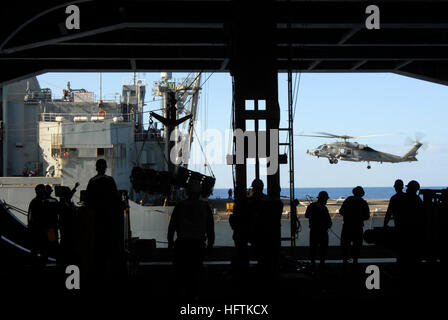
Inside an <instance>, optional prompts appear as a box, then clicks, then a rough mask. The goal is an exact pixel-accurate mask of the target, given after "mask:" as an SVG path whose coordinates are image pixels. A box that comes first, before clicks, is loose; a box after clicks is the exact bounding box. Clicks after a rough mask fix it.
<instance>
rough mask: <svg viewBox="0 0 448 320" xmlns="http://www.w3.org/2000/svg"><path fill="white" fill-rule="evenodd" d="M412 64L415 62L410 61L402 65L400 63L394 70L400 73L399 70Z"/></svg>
mask: <svg viewBox="0 0 448 320" xmlns="http://www.w3.org/2000/svg"><path fill="white" fill-rule="evenodd" d="M412 62H413V60H408V61H404V62H401V63H399V64H398V65H397V66H396V67H395V68H394V70H396V71H398V70H400V69H401V68H403V67H405V66H407V65H409V64H410V63H412Z"/></svg>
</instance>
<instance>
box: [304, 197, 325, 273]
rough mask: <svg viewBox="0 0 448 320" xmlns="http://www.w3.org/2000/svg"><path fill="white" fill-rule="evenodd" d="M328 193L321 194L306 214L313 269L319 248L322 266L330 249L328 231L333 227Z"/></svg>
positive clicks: (307, 209)
mask: <svg viewBox="0 0 448 320" xmlns="http://www.w3.org/2000/svg"><path fill="white" fill-rule="evenodd" d="M327 200H328V193H327V192H326V191H321V192H319V195H318V196H317V201H316V202H313V203H311V204H310V205H309V206H308V207H307V208H306V212H305V218H308V219H309V226H310V259H311V264H312V266H313V268H314V267H315V265H316V254H317V248H318V247H319V251H320V266H321V267H323V266H324V264H325V258H326V253H327V249H328V229H330V228H331V226H332V221H331V217H330V213H329V212H328V209H327V206H326V204H327Z"/></svg>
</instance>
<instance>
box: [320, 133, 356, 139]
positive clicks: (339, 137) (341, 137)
mask: <svg viewBox="0 0 448 320" xmlns="http://www.w3.org/2000/svg"><path fill="white" fill-rule="evenodd" d="M316 133H317V134H325V135H327V137H328V138H335V139H352V138H355V137H352V136H347V135H342V136H340V135H337V134H332V133H327V132H316Z"/></svg>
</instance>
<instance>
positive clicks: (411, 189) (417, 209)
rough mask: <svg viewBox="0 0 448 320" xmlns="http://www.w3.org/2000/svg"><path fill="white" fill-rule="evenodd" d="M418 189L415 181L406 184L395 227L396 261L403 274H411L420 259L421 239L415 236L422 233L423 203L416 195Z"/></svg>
mask: <svg viewBox="0 0 448 320" xmlns="http://www.w3.org/2000/svg"><path fill="white" fill-rule="evenodd" d="M419 189H420V184H419V183H418V182H417V181H415V180H412V181H409V183H408V184H407V186H406V193H405V197H404V208H403V211H402V216H401V217H400V220H399V223H398V225H397V236H398V261H399V264H400V265H401V267H402V271H405V272H412V270H413V268H415V267H416V264H417V263H418V260H419V258H420V244H419V241H421V239H419V238H418V236H417V234H419V233H421V232H422V230H421V229H422V225H421V224H422V221H424V219H423V201H422V199H421V198H420V196H418V194H417V192H418V190H419Z"/></svg>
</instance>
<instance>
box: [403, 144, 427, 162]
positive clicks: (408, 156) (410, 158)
mask: <svg viewBox="0 0 448 320" xmlns="http://www.w3.org/2000/svg"><path fill="white" fill-rule="evenodd" d="M421 146H422V143H421V142H418V141H417V142H415V143H414V145H413V146H412V148H411V149H410V150H409V151H408V152H406V153H405V154H404V156H402V157H401V159H402V160H403V161H417V158H416V157H415V156H416V155H417V150H418V149H420V147H421Z"/></svg>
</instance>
